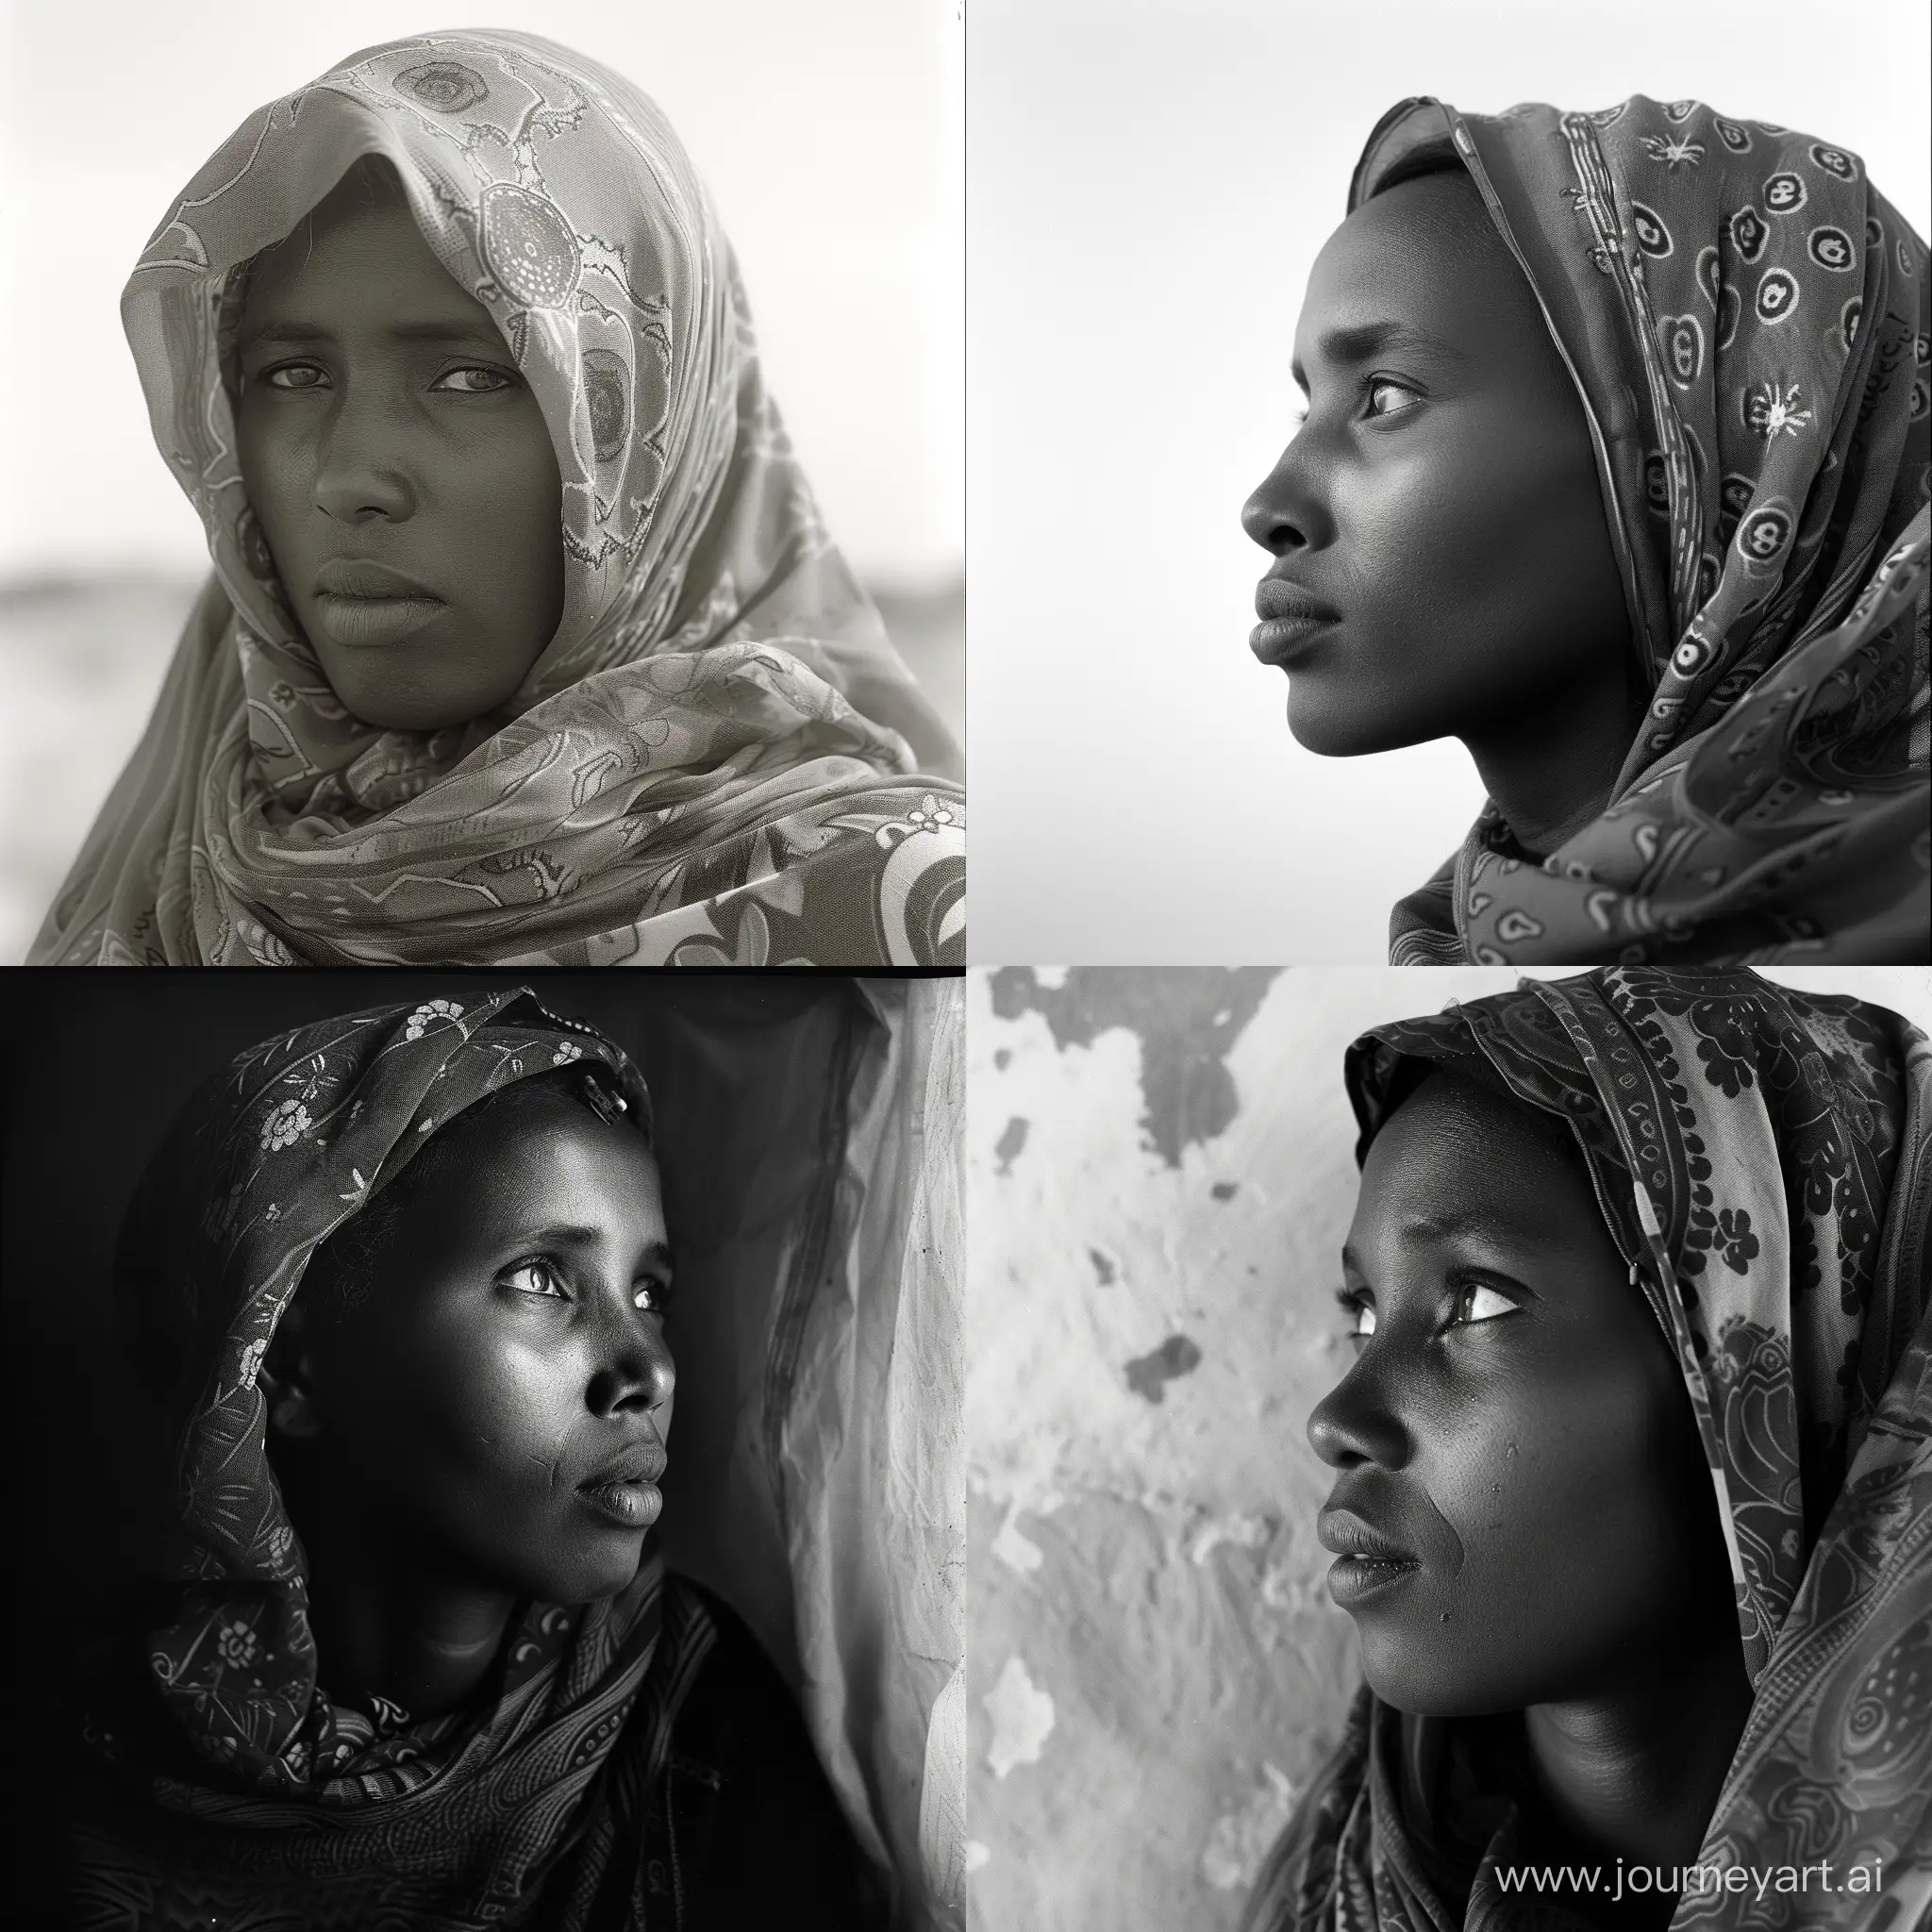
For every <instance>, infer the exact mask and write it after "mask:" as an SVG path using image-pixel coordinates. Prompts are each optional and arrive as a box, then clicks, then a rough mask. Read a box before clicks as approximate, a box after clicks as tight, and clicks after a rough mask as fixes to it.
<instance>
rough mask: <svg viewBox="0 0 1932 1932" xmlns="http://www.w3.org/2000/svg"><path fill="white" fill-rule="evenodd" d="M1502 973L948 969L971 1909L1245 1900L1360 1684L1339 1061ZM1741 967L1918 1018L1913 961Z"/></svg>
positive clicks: (1919, 972)
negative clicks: (968, 1233)
mask: <svg viewBox="0 0 1932 1932" xmlns="http://www.w3.org/2000/svg"><path fill="white" fill-rule="evenodd" d="M975 675H977V674H975ZM981 742H982V744H983V743H984V739H983V738H982V740H981ZM978 876H979V878H980V879H981V880H982V881H983V880H984V878H985V876H986V871H985V867H984V864H983V863H982V864H981V867H980V871H979V874H978ZM1523 976H1524V974H1521V973H1519V972H1518V971H1516V970H1514V969H1510V968H1495V967H1453V968H1441V969H1432V970H1430V971H1428V972H1426V973H1418V972H1415V971H1413V970H1407V971H1405V970H1401V969H1395V968H1390V967H1357V968H1352V969H1348V970H1337V969H1334V968H1322V967H1297V968H1290V969H1287V970H1282V969H1278V968H1274V967H1259V968H1247V969H1234V970H1229V969H1224V968H1205V967H1196V968H1177V969H1174V968H1170V969H1159V968H1141V969H1136V968H1106V967H1074V968H1073V969H1071V970H1067V969H1063V968H1061V969H1056V968H1044V967H1041V968H1036V967H1024V966H1023V967H1006V968H1001V969H998V970H996V971H995V970H988V969H978V970H975V971H974V972H973V973H971V974H969V975H968V985H967V1096H968V1098H967V1174H966V1213H967V1225H968V1227H969V1228H970V1229H971V1230H972V1239H971V1241H970V1244H969V1248H968V1257H967V1283H966V1307H967V1324H968V1325H967V1337H966V1359H967V1365H968V1367H967V1384H966V1439H967V1442H968V1445H969V1460H968V1470H967V1484H968V1517H967V1575H968V1602H969V1634H968V1644H967V1657H968V1675H969V1691H970V1724H971V1734H970V1735H971V1767H972V1769H971V1782H970V1785H969V1788H968V1807H967V1819H968V1824H967V1830H968V1836H969V1839H970V1840H971V1841H970V1842H969V1844H968V1846H967V1854H966V1858H967V1869H968V1871H969V1872H970V1873H971V1874H972V1877H971V1879H970V1885H971V1891H970V1901H971V1910H970V1914H969V1924H971V1925H973V1926H975V1927H978V1928H982V1932H1173V1928H1174V1927H1176V1926H1186V1927H1187V1928H1188V1932H1232V1928H1233V1927H1234V1926H1235V1925H1236V1924H1238V1923H1239V1921H1240V1918H1241V1906H1242V1902H1243V1900H1244V1899H1245V1897H1246V1894H1247V1891H1248V1889H1249V1887H1250V1886H1251V1885H1252V1884H1253V1882H1254V1879H1255V1875H1256V1873H1257V1869H1258V1866H1259V1863H1260V1860H1261V1858H1262V1857H1263V1856H1264V1855H1265V1853H1266V1852H1267V1850H1268V1847H1269V1846H1270V1845H1271V1844H1272V1843H1273V1842H1274V1838H1275V1837H1276V1835H1277V1834H1278V1833H1279V1832H1280V1831H1281V1829H1282V1827H1283V1826H1284V1825H1285V1824H1287V1822H1288V1819H1289V1816H1290V1813H1291V1810H1292V1809H1293V1807H1294V1806H1295V1803H1296V1801H1297V1800H1298V1799H1299V1798H1300V1796H1301V1795H1302V1793H1303V1792H1304V1791H1305V1790H1307V1785H1308V1781H1309V1779H1310V1777H1311V1775H1312V1774H1314V1773H1315V1772H1316V1771H1317V1770H1318V1769H1319V1768H1320V1767H1321V1765H1322V1764H1323V1763H1324V1761H1325V1759H1326V1757H1327V1756H1328V1754H1329V1752H1330V1751H1331V1750H1332V1749H1333V1748H1334V1745H1335V1743H1336V1741H1337V1740H1338V1739H1339V1737H1340V1735H1341V1722H1342V1718H1343V1715H1344V1713H1345V1711H1346V1708H1347V1705H1348V1701H1349V1698H1350V1696H1351V1694H1352V1693H1353V1691H1355V1688H1356V1686H1357V1684H1358V1683H1359V1681H1360V1664H1359V1659H1358V1654H1357V1649H1356V1640H1355V1626H1354V1624H1352V1623H1351V1621H1350V1620H1349V1618H1348V1617H1347V1616H1346V1615H1344V1614H1343V1612H1342V1611H1341V1610H1339V1609H1337V1608H1336V1607H1335V1606H1334V1605H1333V1604H1332V1603H1331V1602H1330V1601H1329V1597H1328V1591H1327V1587H1326V1582H1325V1578H1326V1574H1327V1570H1328V1566H1329V1563H1330V1561H1331V1558H1330V1557H1329V1556H1328V1554H1327V1553H1326V1552H1325V1551H1324V1550H1323V1549H1321V1548H1320V1547H1319V1546H1318V1545H1317V1543H1316V1541H1315V1536H1314V1529H1315V1516H1316V1512H1317V1511H1318V1510H1319V1508H1320V1507H1321V1505H1322V1503H1323V1502H1324V1500H1325V1498H1326V1496H1327V1493H1328V1491H1329V1489H1330V1487H1331V1484H1332V1480H1333V1473H1332V1472H1331V1471H1329V1470H1328V1469H1326V1468H1325V1467H1324V1465H1322V1464H1321V1463H1320V1462H1319V1461H1318V1460H1317V1459H1316V1457H1315V1453H1314V1451H1313V1450H1312V1449H1311V1448H1310V1447H1309V1446H1308V1441H1307V1433H1306V1431H1307V1418H1308V1412H1309V1410H1310V1409H1311V1408H1313V1407H1314V1406H1315V1404H1316V1402H1318V1401H1319V1400H1320V1399H1321V1398H1322V1396H1324V1395H1325V1394H1326V1393H1327V1391H1329V1389H1331V1388H1332V1387H1333V1386H1334V1385H1335V1383H1336V1382H1337V1381H1338V1380H1339V1379H1340V1378H1341V1374H1343V1373H1344V1371H1345V1368H1346V1365H1347V1362H1348V1359H1349V1357H1348V1355H1347V1351H1346V1344H1345V1343H1344V1341H1342V1336H1341V1330H1342V1318H1341V1312H1340V1310H1339V1309H1338V1308H1337V1307H1336V1306H1335V1302H1334V1290H1335V1288H1336V1287H1337V1286H1338V1285H1339V1283H1340V1280H1341V1263H1340V1259H1339V1255H1340V1250H1341V1243H1342V1241H1343V1240H1344V1238H1345V1236H1346V1231H1347V1227H1348V1224H1349V1220H1350V1218H1351V1217H1352V1215H1353V1214H1354V1212H1355V1196H1356V1181H1357V1172H1356V1166H1355V1159H1354V1153H1353V1150H1354V1145H1355V1135H1356V1129H1355V1123H1354V1117H1353V1115H1352V1114H1351V1112H1350V1110H1349V1105H1348V1098H1347V1095H1346V1093H1345V1092H1344V1091H1343V1089H1342V1084H1341V1057H1342V1053H1343V1051H1344V1050H1345V1049H1346V1047H1347V1045H1348V1043H1349V1041H1352V1040H1353V1039H1354V1038H1355V1037H1356V1035H1357V1033H1359V1032H1361V1031H1362V1029H1363V1028H1365V1027H1367V1026H1371V1025H1374V1024H1378V1023H1380V1022H1383V1021H1387V1020H1395V1019H1406V1018H1409V1017H1412V1016H1414V1015H1416V1014H1419V1013H1429V1012H1436V1011H1439V1010H1441V1008H1443V1007H1445V1006H1446V1005H1448V1003H1449V1002H1450V1000H1452V999H1463V1000H1468V999H1479V998H1482V997H1483V996H1485V995H1486V994H1490V993H1496V992H1506V991H1509V989H1510V988H1512V987H1513V986H1515V985H1516V984H1517V982H1518V980H1519V978H1521V977H1523ZM1527 976H1529V977H1533V978H1557V977H1561V976H1562V970H1561V969H1531V970H1530V971H1529V973H1528V974H1527ZM1765 976H1766V977H1767V978H1770V979H1776V980H1782V981H1783V982H1785V983H1786V984H1787V985H1790V986H1795V987H1799V988H1802V989H1805V990H1807V991H1821V992H1831V991H1837V992H1844V991H1850V992H1856V993H1857V995H1858V996H1859V997H1860V998H1861V999H1867V1000H1872V1001H1874V1002H1875V1003H1877V1004H1878V1005H1881V1006H1888V1007H1890V1008H1892V1009H1893V1010H1894V1011H1895V1012H1899V1013H1903V1014H1904V1015H1905V1016H1906V1017H1907V1019H1909V1020H1911V1021H1913V1022H1914V1023H1915V1024H1918V1025H1919V1026H1921V1027H1925V1028H1927V1029H1928V1030H1932V971H1927V970H1926V969H1925V968H1924V967H1899V968H1887V967H1871V968H1865V969H1862V970H1858V971H1852V972H1848V971H1845V970H1843V969H1840V970H1838V971H1832V970H1830V969H1827V968H1807V969H1799V968H1774V969H1770V970H1768V971H1767V973H1766V974H1765Z"/></svg>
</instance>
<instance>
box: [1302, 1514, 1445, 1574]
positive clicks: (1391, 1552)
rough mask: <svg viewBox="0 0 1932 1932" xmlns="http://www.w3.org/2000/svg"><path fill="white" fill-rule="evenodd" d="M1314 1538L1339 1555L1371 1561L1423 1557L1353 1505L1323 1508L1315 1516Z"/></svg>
mask: <svg viewBox="0 0 1932 1932" xmlns="http://www.w3.org/2000/svg"><path fill="white" fill-rule="evenodd" d="M1315 1541H1317V1542H1318V1543H1320V1544H1321V1545H1322V1547H1323V1548H1324V1550H1329V1551H1332V1552H1333V1553H1334V1554H1335V1555H1336V1556H1338V1557H1363V1558H1365V1559H1366V1560H1368V1561H1369V1562H1372V1563H1417V1564H1419V1563H1420V1562H1421V1561H1422V1559H1421V1557H1418V1556H1417V1555H1416V1554H1415V1552H1414V1551H1413V1550H1406V1549H1404V1548H1403V1547H1402V1545H1401V1544H1400V1543H1398V1542H1397V1541H1394V1539H1393V1538H1392V1537H1387V1536H1384V1535H1383V1534H1382V1532H1381V1531H1380V1530H1379V1529H1377V1528H1376V1527H1375V1526H1374V1524H1371V1523H1365V1522H1364V1521H1363V1520H1362V1519H1361V1518H1360V1517H1359V1516H1357V1514H1356V1513H1355V1511H1354V1510H1353V1509H1337V1508H1333V1507H1330V1508H1327V1509H1324V1510H1323V1511H1322V1513H1321V1515H1320V1516H1318V1517H1317V1518H1316V1519H1315Z"/></svg>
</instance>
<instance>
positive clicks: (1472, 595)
mask: <svg viewBox="0 0 1932 1932" xmlns="http://www.w3.org/2000/svg"><path fill="white" fill-rule="evenodd" d="M1349 208H1350V213H1349V216H1348V219H1347V220H1346V221H1345V222H1344V223H1343V224H1342V225H1341V228H1340V229H1338V230H1337V232H1336V233H1335V235H1334V236H1333V237H1331V238H1330V240H1329V242H1328V243H1327V245H1326V246H1325V247H1324V250H1323V252H1322V254H1321V256H1320V258H1318V259H1317V261H1316V264H1315V267H1314V270H1313V272H1312V274H1311V275H1310V276H1309V282H1308V293H1307V303H1306V306H1305V307H1304V309H1303V312H1302V316H1301V320H1300V324H1299V325H1298V328H1297V331H1296V349H1297V357H1296V365H1295V367H1296V375H1297V379H1298V380H1300V381H1301V382H1302V383H1303V384H1304V387H1305V388H1306V390H1307V395H1308V398H1309V408H1308V414H1307V418H1306V421H1305V424H1304V426H1303V427H1302V428H1301V429H1300V430H1299V431H1298V433H1297V434H1296V436H1295V438H1294V440H1293V441H1291V443H1290V444H1289V446H1288V448H1287V449H1286V450H1285V451H1284V452H1283V454H1282V457H1281V458H1280V460H1279V461H1278V462H1277V464H1276V465H1275V467H1274V472H1273V473H1272V474H1271V475H1270V476H1269V477H1268V478H1267V480H1266V481H1265V482H1264V483H1263V484H1262V485H1261V487H1260V488H1259V489H1258V490H1257V491H1256V492H1255V494H1254V496H1253V498H1252V499H1251V500H1250V501H1249V503H1248V506H1247V509H1246V513H1245V516H1244V519H1243V521H1244V523H1245V525H1246V528H1247V530H1248V532H1249V534H1250V536H1252V537H1253V538H1254V540H1255V541H1257V542H1258V543H1259V544H1261V546H1262V547H1263V548H1264V549H1266V550H1268V551H1269V552H1270V553H1271V555H1273V556H1274V558H1275V559H1276V561H1275V564H1274V568H1273V569H1272V570H1271V571H1270V572H1269V574H1268V575H1267V576H1266V577H1265V578H1264V579H1263V580H1262V583H1261V586H1260V588H1259V591H1258V592H1257V599H1256V609H1257V613H1258V615H1259V616H1260V618H1261V619H1262V622H1261V624H1260V625H1259V626H1258V628H1257V630H1256V632H1255V634H1254V639H1253V647H1254V650H1255V652H1256V654H1257V657H1259V658H1261V659H1262V661H1263V662H1265V663H1270V664H1276V665H1279V666H1281V667H1282V668H1283V669H1285V670H1286V671H1287V673H1288V675H1289V721H1290V725H1291V729H1292V730H1293V732H1294V734H1295V736H1296V738H1297V739H1298V740H1299V741H1301V742H1302V743H1303V744H1305V745H1307V746H1308V748H1309V749H1311V750H1314V751H1318V752H1322V753H1324V754H1327V755H1329V756H1336V757H1353V756H1356V755H1357V754H1360V753H1364V752H1373V751H1386V750H1389V749H1391V748H1392V747H1394V746H1398V745H1406V744H1416V743H1421V742H1423V741H1426V740H1429V739H1433V738H1442V737H1456V738H1459V739H1460V740H1461V741H1462V742H1463V743H1464V744H1465V745H1466V746H1467V747H1468V749H1469V751H1470V754H1471V756H1472V757H1473V758H1474V760H1475V763H1476V767H1477V769H1478V771H1479V772H1480V773H1481V774H1482V777H1483V781H1484V784H1485V786H1486V787H1487V789H1488V791H1489V794H1490V797H1489V802H1488V804H1487V805H1486V807H1485V808H1484V810H1483V813H1482V815H1481V817H1480V818H1479V819H1478V820H1477V823H1476V824H1475V826H1474V829H1473V830H1472V831H1471V833H1470V834H1469V836H1468V838H1467V839H1465V841H1463V844H1462V847H1461V849H1460V851H1459V852H1457V855H1456V856H1455V857H1454V858H1452V859H1451V860H1450V861H1449V862H1448V863H1447V864H1445V865H1444V866H1443V868H1442V869H1441V872H1439V873H1438V874H1436V876H1435V877H1434V878H1433V879H1431V880H1430V881H1429V882H1428V884H1427V885H1426V886H1424V888H1423V889H1422V890H1421V891H1417V892H1415V893H1412V894H1411V895H1410V896H1409V897H1408V898H1407V899H1405V900H1403V901H1402V902H1401V903H1400V904H1399V905H1398V906H1397V907H1396V908H1395V911H1394V914H1393V918H1392V920H1391V941H1390V958H1391V961H1392V962H1393V963H1395V964H1397V965H1441V964H1450V963H1455V962H1457V961H1463V960H1474V961H1477V962H1483V963H1489V964H1496V965H1501V964H1507V963H1510V962H1517V961H1521V962H1529V961H1546V962H1551V963H1566V962H1567V963H1587V962H1590V961H1593V960H1597V961H1603V962H1605V963H1624V964H1636V963H1640V962H1651V963H1657V964H1670V963H1675V964H1701V965H1738V964H1744V963H1749V962H1754V961H1755V962H1759V963H1765V962H1771V961H1775V960H1780V959H1790V958H1806V959H1810V960H1834V961H1844V962H1848V963H1860V964H1874V963H1884V962H1901V963H1918V962H1923V961H1925V960H1927V959H1928V958H1932V892H1928V866H1932V845H1928V841H1927V839H1926V830H1925V827H1926V818H1927V811H1928V792H1927V738H1926V733H1927V729H1928V725H1927V717H1928V708H1932V696H1928V684H1927V669H1926V645H1925V636H1926V630H1925V625H1926V608H1927V602H1926V584H1925V568H1926V555H1927V515H1926V509H1925V495H1926V455H1927V433H1926V381H1927V370H1926V357H1927V340H1928V337H1927V331H1928V329H1932V308H1928V296H1927V275H1928V264H1927V257H1926V252H1925V246H1924V242H1923V241H1922V240H1921V239H1920V238H1919V237H1918V236H1917V235H1915V234H1913V233H1912V231H1911V230H1910V229H1909V228H1908V227H1907V225H1906V224H1905V223H1904V222H1903V221H1902V220H1901V219H1900V218H1899V216H1898V213H1897V211H1896V210H1895V209H1893V208H1891V206H1890V204H1889V203H1888V202H1887V201H1886V200H1885V199H1884V197H1883V196H1882V195H1880V194H1878V193H1877V192H1876V191H1875V190H1874V189H1873V188H1872V186H1871V184H1870V183H1869V182H1868V181H1867V180H1866V178H1865V174H1864V170H1863V168H1862V166H1861V165H1860V164H1859V162H1858V160H1857V157H1856V156H1854V155H1851V154H1849V153H1847V152H1846V151H1844V150H1843V149H1840V148H1836V147H1831V146H1828V145H1826V144H1824V143H1823V142H1816V141H1813V140H1812V139H1811V138H1810V137H1809V136H1807V135H1801V134H1796V133H1792V132H1790V130H1788V129H1785V128H1781V127H1774V126H1773V125H1770V124H1768V123H1765V122H1739V121H1731V120H1728V119H1726V118H1725V117H1724V116H1723V115H1720V114H1717V113H1714V112H1713V111H1712V110H1711V109H1709V108H1706V107H1704V106H1702V105H1701V104H1699V103H1697V102H1695V101H1676V102H1673V103H1671V104H1670V105H1669V106H1660V105H1659V104H1658V103H1657V102H1655V101H1650V100H1646V99H1644V98H1643V97H1642V96H1641V95H1637V96H1634V97H1633V98H1631V99H1630V100H1628V101H1625V102H1624V104H1623V105H1622V106H1620V107H1616V108H1608V109H1607V110H1606V111H1604V112H1602V113H1597V114H1559V113H1558V112H1557V110H1556V109H1554V108H1545V107H1536V106H1529V107H1520V108H1511V109H1510V110H1509V111H1508V112H1507V113H1506V114H1502V115H1495V116H1487V115H1463V114H1460V113H1457V111H1456V110H1455V109H1454V108H1449V107H1446V106H1444V105H1443V104H1442V103H1441V102H1437V101H1432V100H1426V99H1419V100H1410V101H1405V102H1403V103H1401V104H1400V105H1399V106H1398V107H1396V108H1394V109H1392V110H1391V112H1390V113H1389V114H1388V115H1387V116H1385V117H1384V119H1383V121H1382V123H1381V125H1379V126H1378V127H1377V128H1376V129H1375V131H1374V134H1373V135H1372V136H1371V137H1370V140H1369V143H1368V146H1367V148H1366V150H1365V151H1364V153H1363V156H1362V158H1361V161H1360V163H1359V165H1358V166H1357V171H1356V175H1355V180H1354V183H1353V185H1352V187H1351V190H1350V195H1349Z"/></svg>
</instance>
